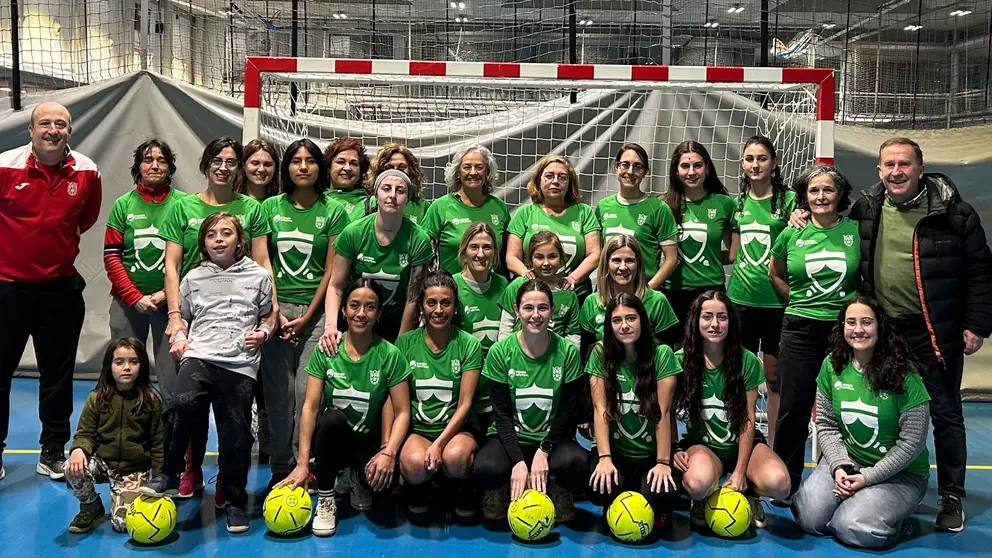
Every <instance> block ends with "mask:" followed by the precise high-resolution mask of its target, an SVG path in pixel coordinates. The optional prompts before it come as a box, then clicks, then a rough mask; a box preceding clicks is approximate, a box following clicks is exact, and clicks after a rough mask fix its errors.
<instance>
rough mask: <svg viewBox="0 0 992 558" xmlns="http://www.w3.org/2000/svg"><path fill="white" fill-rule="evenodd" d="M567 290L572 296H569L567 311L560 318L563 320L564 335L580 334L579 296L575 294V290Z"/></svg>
mask: <svg viewBox="0 0 992 558" xmlns="http://www.w3.org/2000/svg"><path fill="white" fill-rule="evenodd" d="M568 292H569V293H571V294H572V296H570V297H569V304H568V311H567V312H565V315H564V316H562V319H563V320H565V335H566V336H567V335H581V334H582V328H581V327H579V298H578V297H577V296H575V291H568ZM589 298H591V296H590V297H589Z"/></svg>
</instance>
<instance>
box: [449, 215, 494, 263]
mask: <svg viewBox="0 0 992 558" xmlns="http://www.w3.org/2000/svg"><path fill="white" fill-rule="evenodd" d="M479 234H487V235H489V238H491V239H493V257H492V259H491V260H490V261H489V271H492V270H494V269H496V266H497V265H498V264H499V241H497V240H496V232H495V231H493V228H492V227H491V226H490V225H489V223H486V222H485V221H476V222H475V223H472V224H471V225H469V227H468V228H467V229H465V234H463V235H462V240H461V242H459V243H458V263H459V264H461V266H462V269H465V266H467V265H468V256H466V255H465V251H466V250H468V243H469V242H471V241H472V238H474V237H475V236H476V235H479Z"/></svg>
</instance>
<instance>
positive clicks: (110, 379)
mask: <svg viewBox="0 0 992 558" xmlns="http://www.w3.org/2000/svg"><path fill="white" fill-rule="evenodd" d="M117 349H131V350H132V351H134V354H136V355H138V367H139V368H138V375H137V376H136V377H135V378H134V384H133V387H132V389H135V390H137V392H138V404H137V405H136V406H135V407H134V414H135V415H138V414H139V413H141V412H143V411H148V410H151V411H159V410H161V408H162V396H161V395H159V393H158V391H157V390H156V389H155V387H154V386H152V379H151V376H152V374H151V366H150V365H149V364H148V351H147V350H146V349H145V344H144V343H142V342H141V340H140V339H138V338H137V337H121V338H120V339H117V340H115V341H111V343H110V346H109V347H107V351H106V352H105V353H103V368H102V369H101V370H100V379H99V380H97V382H96V387H95V388H93V391H95V392H96V394H97V401H98V402H99V404H100V410H102V411H105V410H109V409H110V402H111V400H112V399H113V398H114V394H116V393H117V382H116V381H114V369H113V364H114V352H115V351H116V350H117Z"/></svg>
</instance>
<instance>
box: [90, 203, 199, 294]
mask: <svg viewBox="0 0 992 558" xmlns="http://www.w3.org/2000/svg"><path fill="white" fill-rule="evenodd" d="M185 196H186V194H185V193H184V192H182V191H180V190H176V189H175V188H172V189H171V190H170V191H169V195H168V196H166V198H165V199H164V200H162V201H160V202H150V201H145V200H143V199H141V196H140V195H139V194H138V191H137V190H131V191H130V192H128V193H126V194H124V195H123V196H121V197H119V198H117V200H116V201H114V207H113V208H112V209H111V210H110V216H109V217H107V226H108V227H110V228H112V229H114V230H115V231H117V232H119V233H121V234H122V235H123V236H124V249H123V256H124V269H126V270H127V276H128V278H129V279H131V282H132V283H134V286H135V287H136V288H137V289H138V290H139V291H141V294H143V295H150V294H153V293H156V292H158V291H161V290H162V289H163V288H164V286H165V240H163V239H162V238H160V237H159V234H158V233H159V228H160V227H161V226H162V222H163V221H164V220H165V216H166V215H168V213H169V210H171V209H172V207H173V206H174V205H176V203H178V202H179V200H180V199H182V198H183V197H185Z"/></svg>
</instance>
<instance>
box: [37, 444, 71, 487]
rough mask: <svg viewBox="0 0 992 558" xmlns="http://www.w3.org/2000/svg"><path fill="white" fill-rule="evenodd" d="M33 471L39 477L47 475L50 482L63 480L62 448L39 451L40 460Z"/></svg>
mask: <svg viewBox="0 0 992 558" xmlns="http://www.w3.org/2000/svg"><path fill="white" fill-rule="evenodd" d="M35 471H37V472H38V474H39V475H47V476H48V478H50V479H52V480H62V479H64V478H65V452H64V451H63V450H62V448H58V447H54V446H49V447H47V448H42V449H41V458H40V459H39V460H38V466H37V467H35Z"/></svg>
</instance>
